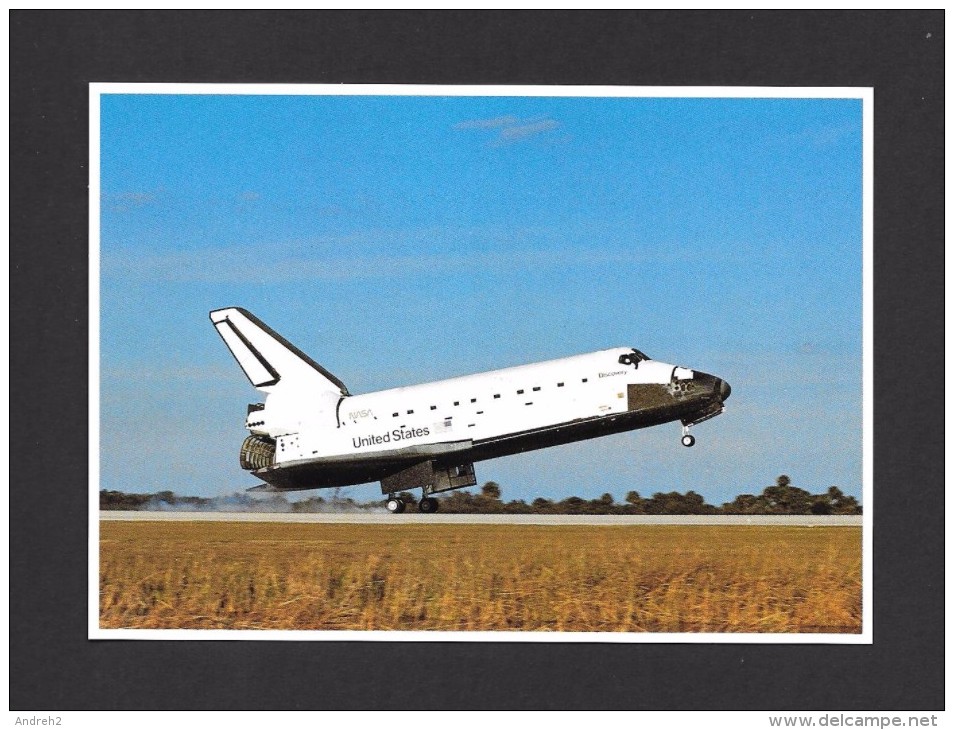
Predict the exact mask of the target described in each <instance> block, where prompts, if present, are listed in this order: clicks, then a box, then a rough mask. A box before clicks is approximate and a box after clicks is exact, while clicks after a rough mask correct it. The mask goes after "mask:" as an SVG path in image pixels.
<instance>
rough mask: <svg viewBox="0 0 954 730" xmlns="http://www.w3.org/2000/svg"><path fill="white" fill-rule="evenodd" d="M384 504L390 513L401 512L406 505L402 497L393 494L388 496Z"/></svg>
mask: <svg viewBox="0 0 954 730" xmlns="http://www.w3.org/2000/svg"><path fill="white" fill-rule="evenodd" d="M385 506H386V507H387V508H388V512H390V513H391V514H392V515H399V514H401V513H402V512H403V511H404V508H405V507H407V505H406V504H404V500H403V499H401V498H400V497H395V496H393V495H392V496H390V497H388V501H387V502H386V504H385Z"/></svg>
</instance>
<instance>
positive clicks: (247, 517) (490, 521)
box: [99, 511, 861, 527]
mask: <svg viewBox="0 0 954 730" xmlns="http://www.w3.org/2000/svg"><path fill="white" fill-rule="evenodd" d="M99 519H100V520H102V521H119V522H140V521H141V522H288V523H293V522H294V523H303V522H304V523H308V522H313V523H329V524H362V525H420V524H444V525H448V524H451V525H592V526H600V525H602V526H608V525H779V526H781V525H784V526H788V527H861V516H860V515H818V516H816V515H451V514H441V513H440V512H438V513H436V514H430V515H424V514H420V513H419V512H406V513H404V514H400V515H392V514H390V513H387V512H370V513H369V512H354V513H296V512H173V511H169V512H126V511H103V512H100V513H99Z"/></svg>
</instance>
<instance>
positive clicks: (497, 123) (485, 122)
mask: <svg viewBox="0 0 954 730" xmlns="http://www.w3.org/2000/svg"><path fill="white" fill-rule="evenodd" d="M518 124H520V120H519V119H518V118H517V117H512V116H506V117H494V118H493V119H467V120H465V121H463V122H457V124H455V125H454V129H497V128H499V127H513V126H515V125H518Z"/></svg>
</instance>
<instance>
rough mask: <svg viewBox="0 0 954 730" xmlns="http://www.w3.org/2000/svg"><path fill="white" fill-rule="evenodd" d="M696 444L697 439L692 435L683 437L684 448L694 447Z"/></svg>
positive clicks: (688, 434)
mask: <svg viewBox="0 0 954 730" xmlns="http://www.w3.org/2000/svg"><path fill="white" fill-rule="evenodd" d="M695 442H696V437H695V436H693V435H692V434H690V433H687V434H686V435H685V436H683V437H682V445H683V446H692V445H693V444H694V443H695Z"/></svg>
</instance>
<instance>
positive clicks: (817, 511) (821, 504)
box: [811, 499, 831, 515]
mask: <svg viewBox="0 0 954 730" xmlns="http://www.w3.org/2000/svg"><path fill="white" fill-rule="evenodd" d="M811 512H812V514H813V515H830V514H831V503H829V502H828V500H826V499H817V500H815V501H814V502H812V507H811Z"/></svg>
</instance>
